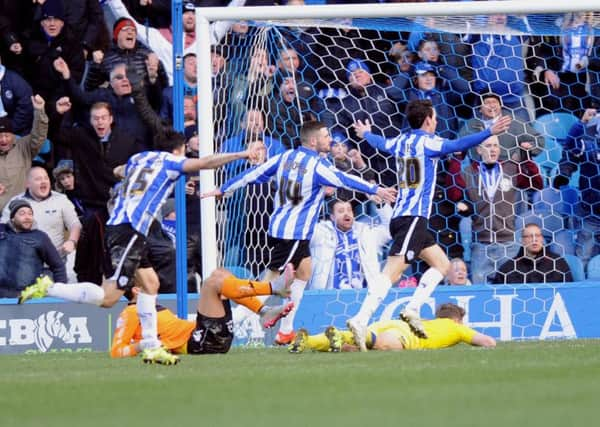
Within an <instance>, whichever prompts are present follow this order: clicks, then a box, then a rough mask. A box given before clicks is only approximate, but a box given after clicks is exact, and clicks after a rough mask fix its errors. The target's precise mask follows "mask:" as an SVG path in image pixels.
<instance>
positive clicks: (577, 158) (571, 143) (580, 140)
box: [553, 108, 600, 266]
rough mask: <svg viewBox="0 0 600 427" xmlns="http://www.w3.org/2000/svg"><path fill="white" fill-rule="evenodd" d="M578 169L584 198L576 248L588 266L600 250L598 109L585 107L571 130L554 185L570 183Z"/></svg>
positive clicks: (577, 207)
mask: <svg viewBox="0 0 600 427" xmlns="http://www.w3.org/2000/svg"><path fill="white" fill-rule="evenodd" d="M576 171H579V181H578V187H579V194H580V201H579V203H577V206H576V211H575V212H576V215H577V218H578V219H579V220H580V222H581V224H580V229H579V231H578V233H577V247H576V248H575V251H576V254H577V256H578V257H579V258H580V259H581V261H582V262H583V265H584V266H586V265H587V263H588V261H589V260H590V259H591V258H592V257H593V256H594V255H597V254H598V253H600V116H599V115H598V110H596V109H594V108H590V109H587V110H585V113H584V114H583V116H582V117H581V121H579V122H577V123H575V124H574V125H573V126H572V127H571V129H570V130H569V133H568V135H567V139H566V141H565V145H564V149H563V154H562V158H561V159H560V163H559V165H558V174H557V176H556V177H555V178H554V183H553V185H554V187H555V188H560V187H562V186H564V185H568V184H569V179H570V178H571V175H573V173H574V172H576Z"/></svg>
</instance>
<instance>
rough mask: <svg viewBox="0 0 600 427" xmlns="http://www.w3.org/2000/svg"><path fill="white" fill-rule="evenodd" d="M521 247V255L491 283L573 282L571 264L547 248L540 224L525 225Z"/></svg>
mask: <svg viewBox="0 0 600 427" xmlns="http://www.w3.org/2000/svg"><path fill="white" fill-rule="evenodd" d="M521 245H522V246H521V249H519V253H517V255H516V256H515V257H514V258H513V259H511V260H508V261H506V262H505V263H504V264H502V265H501V266H500V268H499V269H498V272H497V273H496V276H495V277H494V280H493V281H492V283H494V284H496V285H498V284H517V283H564V282H572V281H573V276H572V275H571V270H570V268H569V264H567V261H566V260H565V259H564V258H563V257H561V256H559V255H558V254H555V253H554V252H552V251H551V250H550V249H548V248H547V247H546V246H545V244H544V236H543V235H542V229H541V228H540V227H539V226H538V225H536V224H527V225H525V227H524V228H523V234H522V236H521Z"/></svg>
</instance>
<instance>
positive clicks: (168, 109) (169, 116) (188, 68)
mask: <svg viewBox="0 0 600 427" xmlns="http://www.w3.org/2000/svg"><path fill="white" fill-rule="evenodd" d="M197 70H198V67H197V63H196V54H195V53H188V54H186V55H184V57H183V96H184V97H191V98H192V100H193V101H194V102H193V107H194V108H193V109H194V112H195V111H196V104H197V101H198V78H197V74H198V72H197ZM160 116H161V117H162V118H163V119H165V120H168V121H170V122H173V87H171V86H169V87H167V88H165V89H163V92H162V103H161V106H160Z"/></svg>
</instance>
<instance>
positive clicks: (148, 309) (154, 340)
mask: <svg viewBox="0 0 600 427" xmlns="http://www.w3.org/2000/svg"><path fill="white" fill-rule="evenodd" d="M136 308H137V313H138V317H139V318H140V324H141V325H142V340H141V341H140V348H141V349H142V350H145V349H147V348H157V347H160V341H159V339H158V331H157V323H158V322H157V320H156V295H149V294H146V293H143V292H140V293H139V294H138V296H137V304H136Z"/></svg>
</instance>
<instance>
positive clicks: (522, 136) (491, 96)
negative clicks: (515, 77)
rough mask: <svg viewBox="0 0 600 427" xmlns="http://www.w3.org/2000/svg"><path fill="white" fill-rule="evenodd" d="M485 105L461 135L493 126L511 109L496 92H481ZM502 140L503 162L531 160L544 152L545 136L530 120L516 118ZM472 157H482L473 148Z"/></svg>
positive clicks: (482, 104)
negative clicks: (503, 106)
mask: <svg viewBox="0 0 600 427" xmlns="http://www.w3.org/2000/svg"><path fill="white" fill-rule="evenodd" d="M480 99H481V104H480V106H479V111H478V112H476V113H475V117H473V118H472V119H471V120H469V121H467V122H466V123H465V124H464V125H463V127H462V128H461V130H460V136H465V135H469V134H471V133H475V132H479V131H482V130H483V129H487V128H488V127H490V126H491V125H492V124H493V123H494V122H495V121H496V120H498V119H499V118H500V117H502V116H503V115H507V114H510V112H509V111H508V110H506V109H504V108H502V100H501V98H500V97H499V96H498V95H496V94H495V93H492V92H487V93H484V94H482V95H481V98H480ZM498 139H499V141H500V161H504V160H508V159H511V160H513V161H515V162H520V161H522V160H531V159H532V158H533V157H534V156H537V155H538V154H540V153H541V152H542V149H543V148H544V145H545V143H544V137H543V135H540V134H539V133H538V132H537V131H536V130H535V129H533V127H531V125H530V123H529V122H528V121H527V122H525V121H523V120H521V119H520V118H519V117H513V121H512V122H511V123H510V128H509V129H508V132H506V133H503V134H502V135H499V136H498ZM469 155H470V156H471V158H473V159H476V160H479V157H478V155H477V151H476V149H471V151H470V153H469Z"/></svg>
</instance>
